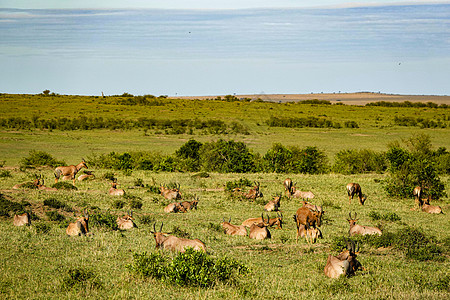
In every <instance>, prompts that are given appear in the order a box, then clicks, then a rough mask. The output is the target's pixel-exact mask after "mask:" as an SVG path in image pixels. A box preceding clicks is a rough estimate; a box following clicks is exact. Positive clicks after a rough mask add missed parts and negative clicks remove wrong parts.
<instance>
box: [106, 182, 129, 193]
mask: <svg viewBox="0 0 450 300" xmlns="http://www.w3.org/2000/svg"><path fill="white" fill-rule="evenodd" d="M108 195H111V196H123V195H125V191H124V190H123V189H118V188H117V182H115V181H113V182H111V187H110V188H109V191H108Z"/></svg>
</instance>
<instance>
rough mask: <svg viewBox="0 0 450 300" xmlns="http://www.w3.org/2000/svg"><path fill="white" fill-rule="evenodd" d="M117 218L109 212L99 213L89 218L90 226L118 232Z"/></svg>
mask: <svg viewBox="0 0 450 300" xmlns="http://www.w3.org/2000/svg"><path fill="white" fill-rule="evenodd" d="M116 219H117V216H115V215H112V214H111V213H110V212H109V211H106V212H101V211H97V212H95V213H94V214H92V215H90V216H89V224H90V225H92V226H96V227H101V228H106V229H110V230H117V229H118V226H117V222H116Z"/></svg>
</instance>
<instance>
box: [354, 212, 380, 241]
mask: <svg viewBox="0 0 450 300" xmlns="http://www.w3.org/2000/svg"><path fill="white" fill-rule="evenodd" d="M348 216H349V217H350V219H347V221H348V223H349V224H350V229H349V231H348V235H349V236H354V235H356V234H360V235H367V234H378V235H381V234H382V232H381V230H380V229H379V228H377V227H369V226H361V225H358V224H356V221H358V219H357V218H356V216H357V213H356V212H355V217H354V218H352V215H351V213H348Z"/></svg>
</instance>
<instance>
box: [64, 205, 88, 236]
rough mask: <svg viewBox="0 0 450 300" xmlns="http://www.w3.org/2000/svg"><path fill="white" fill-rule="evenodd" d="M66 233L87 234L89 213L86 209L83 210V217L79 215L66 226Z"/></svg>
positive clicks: (74, 234) (70, 234)
mask: <svg viewBox="0 0 450 300" xmlns="http://www.w3.org/2000/svg"><path fill="white" fill-rule="evenodd" d="M66 233H67V235H68V236H76V235H87V234H89V214H88V213H87V210H85V211H84V217H79V218H78V219H77V220H76V221H75V222H73V223H70V224H69V226H67V229H66Z"/></svg>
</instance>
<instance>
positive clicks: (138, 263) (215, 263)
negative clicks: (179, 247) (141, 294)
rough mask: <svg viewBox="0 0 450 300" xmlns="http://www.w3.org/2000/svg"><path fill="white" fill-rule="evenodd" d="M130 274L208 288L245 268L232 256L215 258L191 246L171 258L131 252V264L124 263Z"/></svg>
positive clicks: (227, 279) (241, 273) (239, 273)
mask: <svg viewBox="0 0 450 300" xmlns="http://www.w3.org/2000/svg"><path fill="white" fill-rule="evenodd" d="M127 267H128V269H130V270H131V271H132V272H133V273H137V274H138V275H140V276H143V277H152V278H155V279H159V280H162V281H165V282H169V283H172V284H175V285H180V286H189V287H193V286H198V287H211V286H214V285H215V284H216V283H217V282H219V281H222V282H233V280H234V279H235V277H236V276H238V275H243V274H246V273H248V272H249V269H248V268H247V267H246V266H244V265H243V264H241V263H239V262H237V261H235V260H234V259H231V258H227V257H223V258H219V259H217V260H214V259H213V258H211V257H209V256H208V255H207V254H206V253H204V252H201V251H194V250H193V249H192V248H189V249H187V250H186V252H185V253H178V254H177V255H176V256H175V257H174V258H173V259H172V260H169V259H168V258H165V257H164V256H163V255H162V253H161V252H156V253H151V254H149V255H147V253H146V252H144V253H142V254H138V253H134V254H133V263H132V264H131V265H128V266H127Z"/></svg>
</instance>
